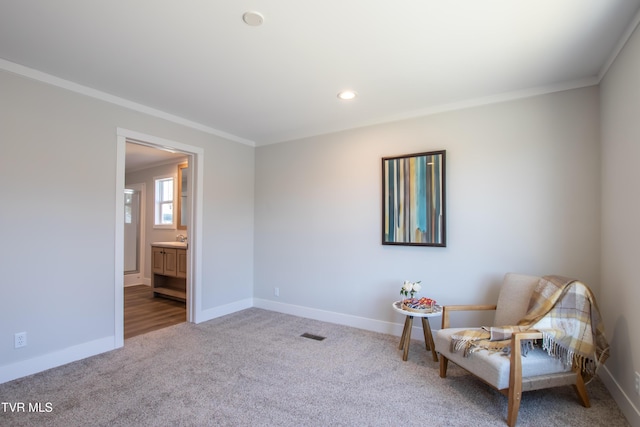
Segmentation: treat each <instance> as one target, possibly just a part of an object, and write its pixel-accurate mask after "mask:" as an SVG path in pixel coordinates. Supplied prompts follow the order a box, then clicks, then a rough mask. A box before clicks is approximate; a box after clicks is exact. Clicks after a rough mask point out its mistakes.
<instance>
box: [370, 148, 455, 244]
mask: <svg viewBox="0 0 640 427" xmlns="http://www.w3.org/2000/svg"><path fill="white" fill-rule="evenodd" d="M445 155H446V151H445V150H441V151H431V152H427V153H417V154H406V155H403V156H396V157H384V158H383V159H382V244H383V245H409V246H447V243H446V215H445V205H446V204H445V195H446V192H445Z"/></svg>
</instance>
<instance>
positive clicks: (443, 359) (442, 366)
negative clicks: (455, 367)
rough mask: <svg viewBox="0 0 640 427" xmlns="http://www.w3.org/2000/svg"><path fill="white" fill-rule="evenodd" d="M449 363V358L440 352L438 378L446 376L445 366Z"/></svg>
mask: <svg viewBox="0 0 640 427" xmlns="http://www.w3.org/2000/svg"><path fill="white" fill-rule="evenodd" d="M448 365H449V359H447V358H446V357H444V356H443V355H442V354H440V378H446V377H447V366H448Z"/></svg>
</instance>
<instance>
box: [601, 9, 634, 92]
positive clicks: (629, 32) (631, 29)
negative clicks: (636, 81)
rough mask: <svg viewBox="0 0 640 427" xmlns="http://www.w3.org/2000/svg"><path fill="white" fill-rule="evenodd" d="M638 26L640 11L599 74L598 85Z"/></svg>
mask: <svg viewBox="0 0 640 427" xmlns="http://www.w3.org/2000/svg"><path fill="white" fill-rule="evenodd" d="M638 24H640V10H639V11H638V12H637V13H636V15H635V16H634V17H633V19H632V20H631V23H630V24H629V26H628V27H627V30H626V31H625V32H624V33H622V37H620V40H618V44H617V45H616V47H615V49H613V52H611V55H610V56H609V59H608V60H607V61H606V62H605V63H604V65H603V66H602V69H600V72H599V73H598V83H600V81H601V80H602V79H603V78H604V76H605V75H606V74H607V71H609V68H610V67H611V65H612V64H613V62H614V61H615V60H616V58H617V57H618V55H619V54H620V52H621V51H622V49H623V48H624V46H625V45H626V44H627V42H628V41H629V39H630V38H631V36H632V35H633V33H634V31H635V30H636V28H638Z"/></svg>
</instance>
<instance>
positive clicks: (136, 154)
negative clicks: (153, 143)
mask: <svg viewBox="0 0 640 427" xmlns="http://www.w3.org/2000/svg"><path fill="white" fill-rule="evenodd" d="M186 160H187V157H186V155H185V154H184V153H174V152H170V151H166V150H161V149H158V148H153V147H149V146H146V145H142V144H136V143H132V142H127V153H126V160H125V165H126V166H125V167H126V173H129V172H135V171H138V170H142V169H146V168H149V167H152V166H159V165H164V164H168V163H178V162H184V161H186Z"/></svg>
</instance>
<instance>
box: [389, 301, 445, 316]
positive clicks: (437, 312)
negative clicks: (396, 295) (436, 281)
mask: <svg viewBox="0 0 640 427" xmlns="http://www.w3.org/2000/svg"><path fill="white" fill-rule="evenodd" d="M391 306H392V307H393V309H394V310H395V311H397V312H398V313H401V314H404V315H405V316H414V317H435V316H442V307H441V306H439V305H437V304H436V305H435V306H434V307H433V311H432V312H430V313H420V312H417V311H409V310H404V309H403V308H402V301H396V302H394V303H393V304H391Z"/></svg>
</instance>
